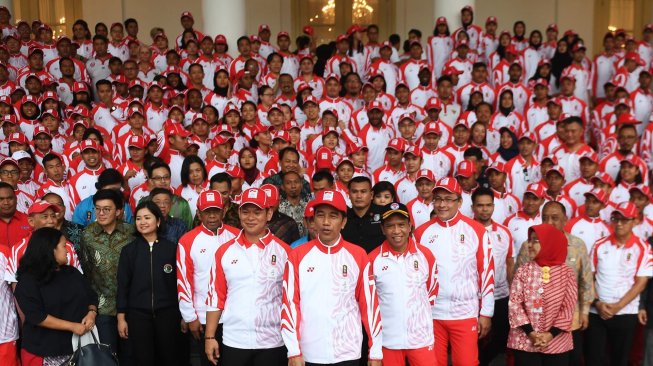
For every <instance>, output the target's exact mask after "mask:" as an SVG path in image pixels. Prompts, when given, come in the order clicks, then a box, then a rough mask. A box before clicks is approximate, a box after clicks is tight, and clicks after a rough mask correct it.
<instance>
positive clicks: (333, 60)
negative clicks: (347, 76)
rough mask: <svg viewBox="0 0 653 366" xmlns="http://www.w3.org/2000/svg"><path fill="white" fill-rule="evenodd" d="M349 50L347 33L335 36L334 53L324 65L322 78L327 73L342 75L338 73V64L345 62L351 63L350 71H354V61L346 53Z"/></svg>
mask: <svg viewBox="0 0 653 366" xmlns="http://www.w3.org/2000/svg"><path fill="white" fill-rule="evenodd" d="M348 51H349V40H348V38H347V35H345V34H342V35H339V36H338V37H337V38H336V53H335V54H334V55H333V56H331V57H330V58H329V59H328V60H327V62H326V65H325V67H324V79H325V81H326V79H327V78H328V76H329V74H335V75H336V76H337V77H339V78H340V77H344V75H340V64H341V63H347V64H349V65H351V67H352V71H353V72H356V61H354V59H353V58H351V57H349V56H348V55H347V52H348Z"/></svg>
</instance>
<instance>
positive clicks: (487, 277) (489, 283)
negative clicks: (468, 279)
mask: <svg viewBox="0 0 653 366" xmlns="http://www.w3.org/2000/svg"><path fill="white" fill-rule="evenodd" d="M476 266H477V268H478V277H479V282H480V283H479V285H480V286H479V289H480V291H479V292H480V294H481V311H480V315H481V316H485V317H488V318H491V317H492V315H494V256H493V255H492V246H491V245H490V239H489V236H488V234H487V232H485V233H483V235H482V237H481V242H480V243H479V246H478V249H477V251H476Z"/></svg>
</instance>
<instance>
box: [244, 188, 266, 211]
mask: <svg viewBox="0 0 653 366" xmlns="http://www.w3.org/2000/svg"><path fill="white" fill-rule="evenodd" d="M247 204H252V205H254V206H256V207H258V208H261V209H266V208H268V207H269V205H268V197H267V194H266V193H265V191H264V190H262V189H260V188H249V189H248V190H246V191H245V192H243V194H242V195H241V196H240V207H243V206H245V205H247Z"/></svg>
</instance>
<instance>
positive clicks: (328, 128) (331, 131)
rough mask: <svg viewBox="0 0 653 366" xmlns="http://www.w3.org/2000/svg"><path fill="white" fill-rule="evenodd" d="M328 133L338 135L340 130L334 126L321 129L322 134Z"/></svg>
mask: <svg viewBox="0 0 653 366" xmlns="http://www.w3.org/2000/svg"><path fill="white" fill-rule="evenodd" d="M330 133H335V134H336V135H337V136H340V132H338V129H337V128H336V127H326V128H325V129H323V130H322V136H326V135H328V134H330Z"/></svg>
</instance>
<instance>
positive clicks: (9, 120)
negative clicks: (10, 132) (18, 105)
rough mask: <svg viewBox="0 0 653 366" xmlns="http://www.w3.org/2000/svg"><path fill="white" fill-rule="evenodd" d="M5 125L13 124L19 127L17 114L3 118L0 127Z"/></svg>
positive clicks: (6, 115)
mask: <svg viewBox="0 0 653 366" xmlns="http://www.w3.org/2000/svg"><path fill="white" fill-rule="evenodd" d="M5 123H11V124H14V125H17V124H18V118H17V117H16V115H15V114H5V115H4V116H2V124H0V125H3V124H5Z"/></svg>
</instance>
